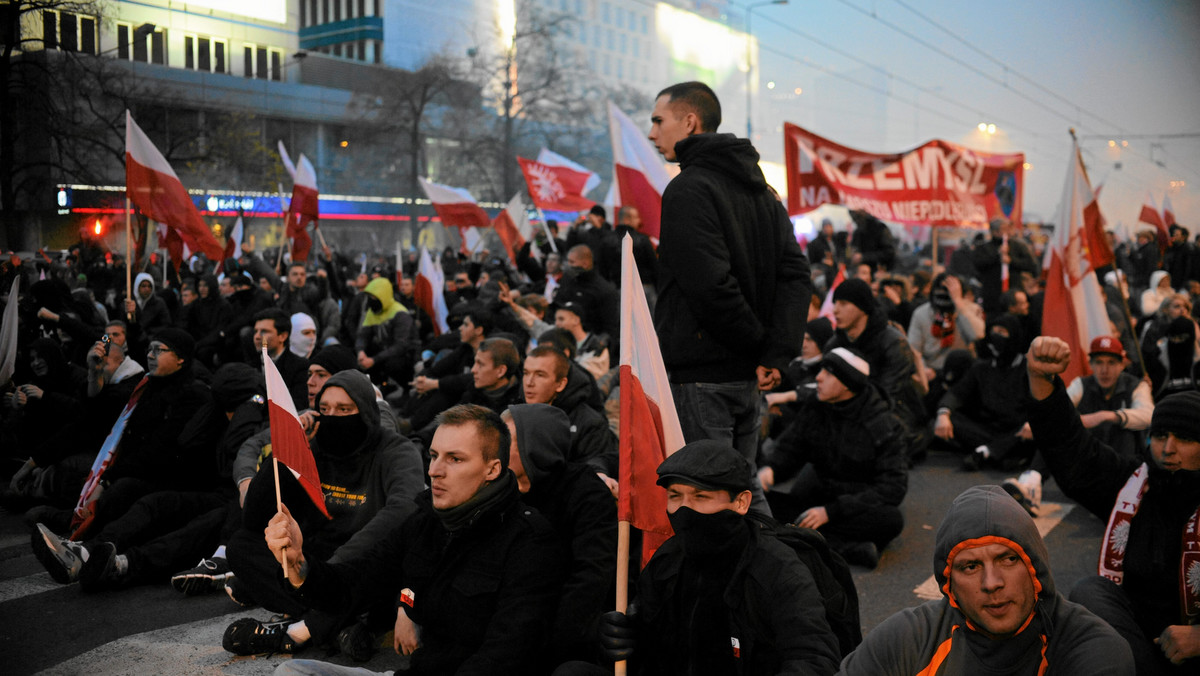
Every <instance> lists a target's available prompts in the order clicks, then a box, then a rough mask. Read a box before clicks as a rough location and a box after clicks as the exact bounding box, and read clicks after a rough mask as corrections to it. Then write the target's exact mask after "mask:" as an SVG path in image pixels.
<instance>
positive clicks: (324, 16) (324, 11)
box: [321, 0, 329, 23]
mask: <svg viewBox="0 0 1200 676" xmlns="http://www.w3.org/2000/svg"><path fill="white" fill-rule="evenodd" d="M321 23H329V0H321Z"/></svg>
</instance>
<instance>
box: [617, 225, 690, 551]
mask: <svg viewBox="0 0 1200 676" xmlns="http://www.w3.org/2000/svg"><path fill="white" fill-rule="evenodd" d="M621 317H622V318H623V319H622V320H621V367H620V377H621V418H620V419H621V423H620V432H621V433H620V439H621V441H620V465H619V468H620V469H619V472H618V474H619V476H618V477H617V482H618V497H617V518H618V520H620V521H626V522H628V523H630V524H631V525H632V526H633V527H634V528H637V529H639V530H641V531H642V565H643V566H645V565H646V563H648V562H649V561H650V557H651V556H652V555H653V554H654V550H656V549H658V547H659V546H660V545H662V543H663V542H666V540H667V539H668V538H669V537H671V535H672V533H673V531H672V530H671V523H670V522H669V521H668V520H667V492H666V489H664V488H663V487H662V486H659V485H658V471H657V470H658V466H659V465H660V464H662V461H663V460H666V459H667V456H669V455H671V454H672V453H674V452H675V451H677V450H679V449H680V448H682V447H683V444H684V439H683V428H682V427H680V424H679V416H678V414H677V413H676V412H675V400H674V398H673V397H672V396H671V384H670V381H668V380H667V369H666V367H665V366H664V365H663V359H662V352H661V351H660V350H659V346H658V334H656V333H655V332H654V321H653V320H652V319H651V317H650V307H649V305H647V303H646V292H645V290H644V289H643V288H642V278H641V276H640V275H639V274H638V270H637V263H636V262H635V261H634V259H633V238H631V237H630V236H628V235H626V236H625V237H624V238H623V240H622V242H621Z"/></svg>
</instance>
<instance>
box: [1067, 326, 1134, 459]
mask: <svg viewBox="0 0 1200 676" xmlns="http://www.w3.org/2000/svg"><path fill="white" fill-rule="evenodd" d="M1088 365H1089V366H1091V369H1092V372H1091V373H1090V374H1088V375H1086V376H1083V377H1082V378H1076V379H1075V380H1073V381H1071V385H1070V386H1069V387H1067V396H1068V397H1070V398H1071V403H1073V404H1075V410H1077V411H1079V419H1080V421H1081V422H1082V423H1083V426H1084V428H1085V429H1088V430H1090V431H1091V434H1092V436H1094V437H1096V438H1097V439H1098V440H1099V441H1102V442H1104V443H1105V444H1107V445H1109V446H1111V447H1112V448H1113V449H1114V450H1115V451H1117V452H1118V453H1121V454H1124V455H1127V456H1129V457H1140V456H1141V453H1142V449H1143V448H1144V447H1145V444H1146V435H1145V430H1146V429H1148V428H1149V427H1150V419H1151V416H1153V415H1154V399H1153V398H1152V397H1151V395H1150V384H1149V383H1147V382H1146V381H1145V380H1139V379H1138V378H1135V377H1134V376H1132V375H1130V374H1129V373H1128V372H1127V371H1125V347H1124V346H1123V345H1122V344H1121V341H1120V340H1119V339H1118V338H1117V337H1116V336H1097V337H1096V338H1095V339H1093V340H1092V344H1091V346H1090V349H1089V350H1088Z"/></svg>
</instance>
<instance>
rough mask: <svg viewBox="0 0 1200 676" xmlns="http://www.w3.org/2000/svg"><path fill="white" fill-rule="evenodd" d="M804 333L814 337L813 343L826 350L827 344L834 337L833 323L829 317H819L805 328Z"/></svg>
mask: <svg viewBox="0 0 1200 676" xmlns="http://www.w3.org/2000/svg"><path fill="white" fill-rule="evenodd" d="M804 332H805V333H807V334H808V335H810V336H812V339H813V342H815V343H816V344H817V345H819V346H820V347H821V349H822V350H824V349H825V343H828V342H829V339H830V338H832V337H833V323H832V322H830V321H829V319H828V318H827V317H817V318H816V319H814V320H812V321H811V322H809V323H808V326H805V327H804Z"/></svg>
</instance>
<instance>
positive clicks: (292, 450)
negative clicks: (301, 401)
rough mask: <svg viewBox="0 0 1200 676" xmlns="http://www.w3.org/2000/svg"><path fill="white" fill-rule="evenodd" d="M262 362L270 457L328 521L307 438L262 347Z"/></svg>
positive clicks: (290, 397)
mask: <svg viewBox="0 0 1200 676" xmlns="http://www.w3.org/2000/svg"><path fill="white" fill-rule="evenodd" d="M262 360H263V376H264V377H265V378H266V381H267V417H268V418H269V419H270V424H271V457H272V458H274V460H275V461H277V462H279V463H281V464H283V465H285V466H287V468H288V470H290V471H291V473H292V476H294V477H296V480H297V481H299V482H300V486H301V487H303V488H304V492H305V493H307V494H308V497H309V498H310V499H312V501H313V504H314V505H316V506H317V509H319V510H321V513H322V514H324V515H325V516H326V518H329V511H328V510H327V509H325V494H324V493H323V492H322V491H321V477H320V476H318V475H317V461H316V460H314V459H313V454H312V449H310V448H309V447H308V437H306V436H305V435H304V425H303V424H301V423H300V416H299V415H297V413H296V405H295V404H293V403H292V395H291V394H289V393H288V388H287V384H286V383H284V382H283V376H281V375H279V369H277V368H276V367H275V362H273V361H271V357H270V356H269V355H268V354H267V349H266V347H263V352H262Z"/></svg>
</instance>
